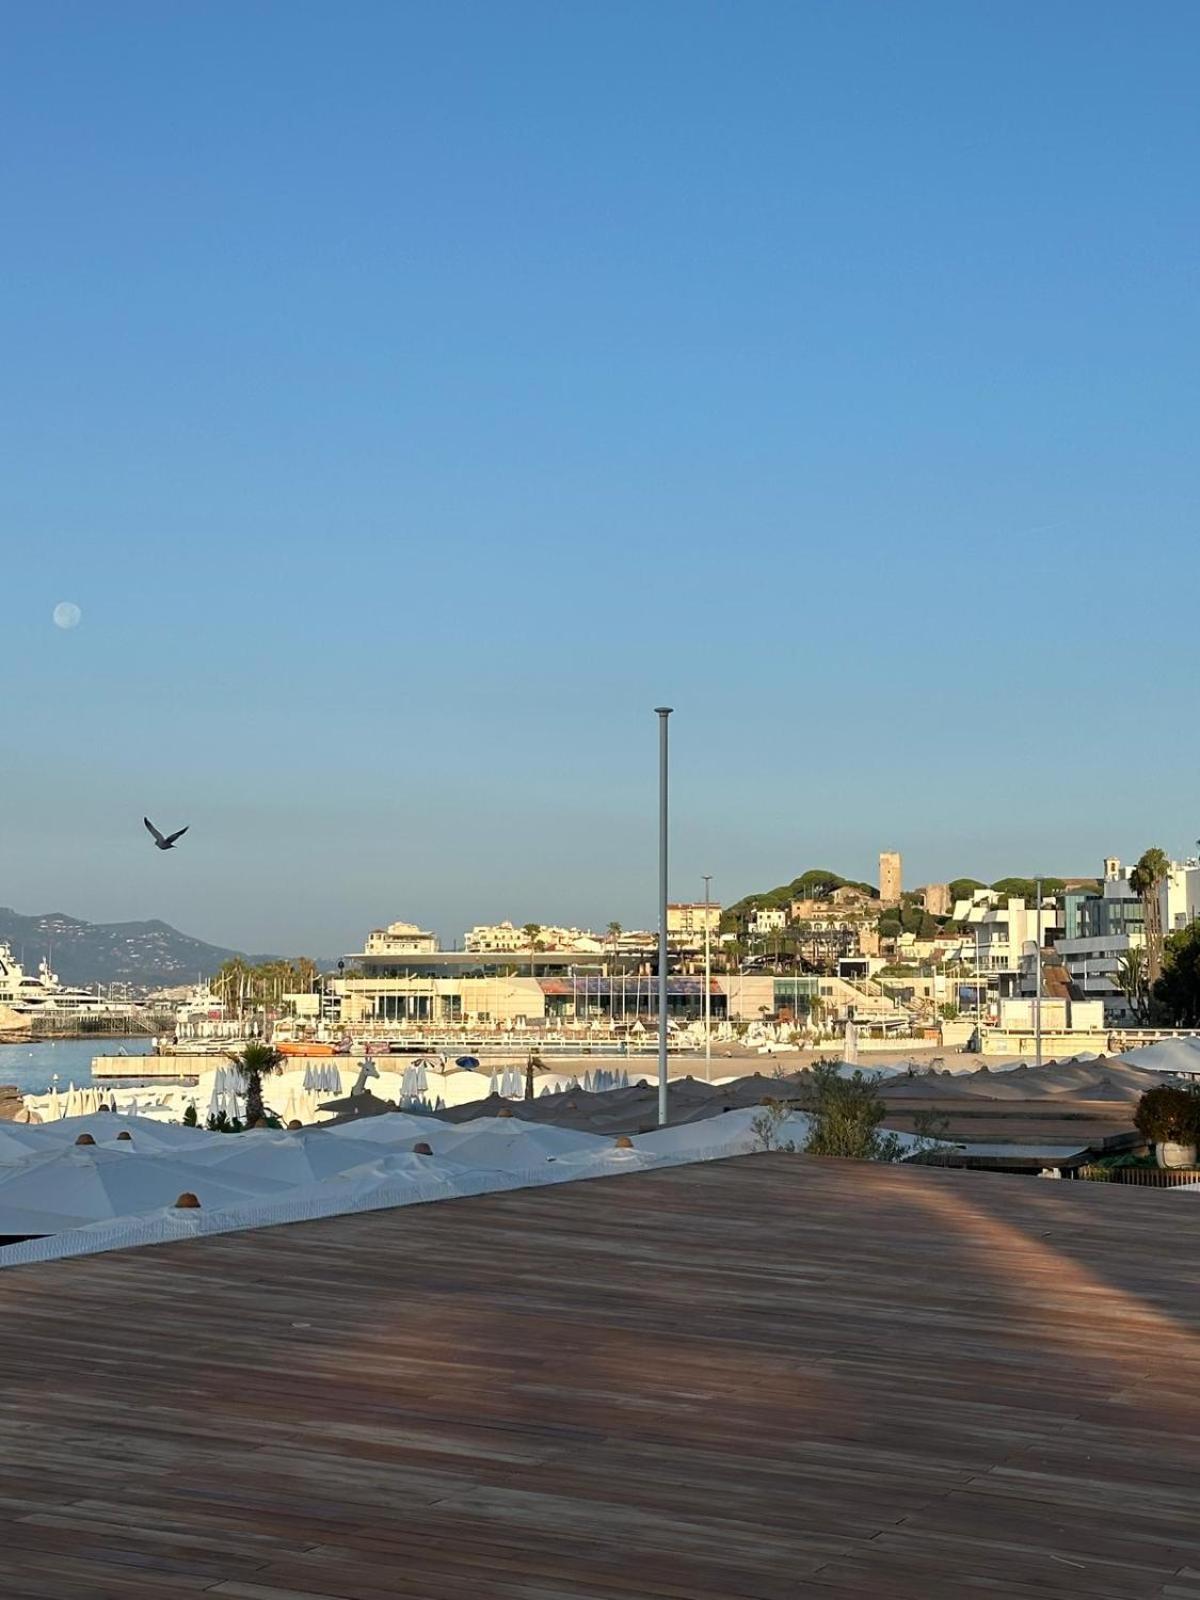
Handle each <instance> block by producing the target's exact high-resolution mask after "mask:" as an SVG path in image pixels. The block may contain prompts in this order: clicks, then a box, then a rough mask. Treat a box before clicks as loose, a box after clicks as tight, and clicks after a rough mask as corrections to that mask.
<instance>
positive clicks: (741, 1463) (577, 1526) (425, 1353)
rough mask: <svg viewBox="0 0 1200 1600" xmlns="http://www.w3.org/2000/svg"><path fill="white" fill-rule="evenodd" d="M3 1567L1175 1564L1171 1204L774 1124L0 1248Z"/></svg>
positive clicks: (381, 1589)
mask: <svg viewBox="0 0 1200 1600" xmlns="http://www.w3.org/2000/svg"><path fill="white" fill-rule="evenodd" d="M0 1390H2V1394H3V1404H2V1405H0V1512H3V1516H2V1517H0V1573H2V1574H3V1582H2V1583H0V1588H2V1590H3V1593H4V1594H5V1595H8V1594H12V1595H14V1596H23V1595H28V1596H30V1597H35V1596H42V1595H59V1596H61V1597H63V1600H73V1597H74V1596H76V1595H83V1594H87V1595H91V1596H101V1597H103V1596H113V1597H118V1596H129V1597H131V1600H136V1597H141V1600H154V1597H156V1596H158V1595H160V1594H161V1595H167V1594H177V1595H186V1594H193V1593H197V1594H213V1595H222V1596H227V1597H230V1600H233V1597H241V1600H298V1597H303V1600H383V1597H392V1596H395V1597H411V1600H416V1597H424V1600H480V1597H481V1596H483V1595H487V1596H496V1597H498V1600H636V1597H661V1600H792V1597H794V1596H796V1595H810V1594H811V1595H814V1596H822V1595H824V1596H832V1595H836V1594H838V1593H841V1594H845V1595H855V1594H863V1595H865V1594H871V1595H873V1596H876V1597H884V1600H910V1597H912V1600H915V1597H918V1596H929V1595H939V1594H951V1593H954V1594H958V1593H962V1594H976V1593H977V1594H979V1595H981V1596H985V1595H989V1594H990V1595H997V1594H1007V1595H1013V1596H1019V1595H1029V1596H1034V1595H1037V1596H1039V1597H1041V1600H1072V1597H1075V1596H1083V1595H1089V1596H1093V1597H1095V1596H1101V1597H1103V1596H1112V1597H1114V1600H1115V1597H1117V1596H1123V1597H1125V1600H1141V1597H1146V1600H1152V1597H1153V1600H1166V1597H1167V1596H1169V1595H1172V1594H1174V1595H1184V1594H1189V1593H1193V1592H1200V1579H1197V1577H1196V1573H1197V1571H1200V1524H1197V1521H1196V1518H1195V1515H1194V1507H1195V1503H1196V1497H1197V1490H1198V1489H1200V1464H1198V1461H1197V1452H1196V1450H1195V1444H1194V1441H1195V1438H1196V1434H1197V1429H1198V1428H1200V1205H1198V1204H1197V1203H1196V1201H1195V1198H1194V1197H1190V1196H1181V1195H1179V1194H1176V1193H1172V1192H1170V1191H1166V1192H1161V1193H1160V1192H1154V1191H1149V1192H1143V1191H1137V1192H1130V1191H1128V1190H1124V1189H1117V1188H1115V1187H1113V1188H1110V1187H1108V1186H1104V1185H1092V1184H1085V1183H1056V1184H1050V1183H1039V1182H1037V1181H1036V1180H1034V1179H1020V1178H1003V1177H997V1176H993V1175H988V1174H977V1173H969V1172H957V1171H955V1172H941V1171H929V1170H924V1171H922V1170H918V1169H911V1168H905V1169H896V1168H880V1167H869V1166H864V1165H859V1164H853V1163H840V1162H824V1161H813V1160H809V1159H806V1158H802V1157H795V1156H787V1155H772V1156H757V1157H751V1158H746V1159H742V1160H737V1161H727V1162H720V1163H708V1164H704V1165H698V1166H693V1167H684V1168H675V1169H672V1170H670V1171H663V1172H658V1173H650V1174H643V1175H638V1176H629V1177H621V1178H619V1179H616V1180H613V1181H611V1182H607V1181H606V1182H590V1183H581V1184H573V1185H564V1186H561V1187H556V1188H552V1189H537V1190H529V1191H523V1192H516V1193H508V1194H501V1195H492V1196H481V1197H478V1198H475V1199H471V1200H465V1201H460V1202H453V1203H443V1204H440V1205H437V1206H424V1207H412V1208H406V1209H403V1210H398V1211H391V1212H374V1213H369V1214H364V1215H358V1216H352V1217H341V1218H330V1219H327V1220H325V1221H321V1222H315V1223H308V1224H303V1225H298V1226H294V1227H289V1228H273V1229H266V1230H261V1231H258V1232H251V1233H243V1234H231V1235H226V1236H223V1237H218V1238H213V1239H208V1240H195V1241H190V1242H186V1243H180V1244H175V1245H169V1246H162V1247H158V1248H154V1249H146V1250H139V1251H130V1252H125V1253H120V1254H111V1255H107V1256H99V1257H91V1258H85V1259H79V1260H69V1261H63V1262H57V1263H48V1264H45V1265H39V1266H30V1267H23V1268H18V1269H13V1270H9V1271H6V1272H3V1273H0Z"/></svg>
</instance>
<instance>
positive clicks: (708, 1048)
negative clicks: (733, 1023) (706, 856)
mask: <svg viewBox="0 0 1200 1600" xmlns="http://www.w3.org/2000/svg"><path fill="white" fill-rule="evenodd" d="M711 891H712V873H711V872H706V873H705V874H704V1081H705V1083H708V1082H710V1081H711V1080H712V942H711V938H710V935H709V931H708V916H709V912H708V908H709V905H710V904H711V903H712V893H711Z"/></svg>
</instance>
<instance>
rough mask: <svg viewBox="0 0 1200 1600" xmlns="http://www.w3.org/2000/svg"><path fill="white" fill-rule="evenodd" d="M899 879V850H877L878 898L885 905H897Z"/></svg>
mask: <svg viewBox="0 0 1200 1600" xmlns="http://www.w3.org/2000/svg"><path fill="white" fill-rule="evenodd" d="M900 881H901V880H900V852H899V850H881V851H880V852H879V898H880V899H881V900H882V901H883V903H884V905H885V906H894V905H899V903H900V893H901V888H900Z"/></svg>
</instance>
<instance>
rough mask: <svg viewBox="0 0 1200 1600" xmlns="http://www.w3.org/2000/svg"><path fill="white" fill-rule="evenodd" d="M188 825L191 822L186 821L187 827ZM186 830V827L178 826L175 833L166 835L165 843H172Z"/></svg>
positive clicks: (181, 836)
mask: <svg viewBox="0 0 1200 1600" xmlns="http://www.w3.org/2000/svg"><path fill="white" fill-rule="evenodd" d="M190 827H191V823H190V822H189V823H188V828H190ZM186 832H187V828H179V829H177V830H176V832H175V833H169V834H168V835H167V843H168V844H174V843H175V841H176V839H182V838H183V836H184V834H185V833H186Z"/></svg>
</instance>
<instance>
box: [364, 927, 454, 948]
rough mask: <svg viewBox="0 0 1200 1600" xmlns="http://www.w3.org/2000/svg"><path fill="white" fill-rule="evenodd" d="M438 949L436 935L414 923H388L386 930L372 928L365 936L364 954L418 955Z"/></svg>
mask: <svg viewBox="0 0 1200 1600" xmlns="http://www.w3.org/2000/svg"><path fill="white" fill-rule="evenodd" d="M437 948H438V937H437V934H436V933H428V932H426V930H425V929H424V928H418V927H417V925H416V923H415V922H389V923H388V925H387V927H386V928H372V929H371V932H370V933H369V934H368V935H367V943H366V947H365V953H366V954H368V955H373V956H398V955H420V954H424V953H427V952H429V951H431V950H436V949H437Z"/></svg>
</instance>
